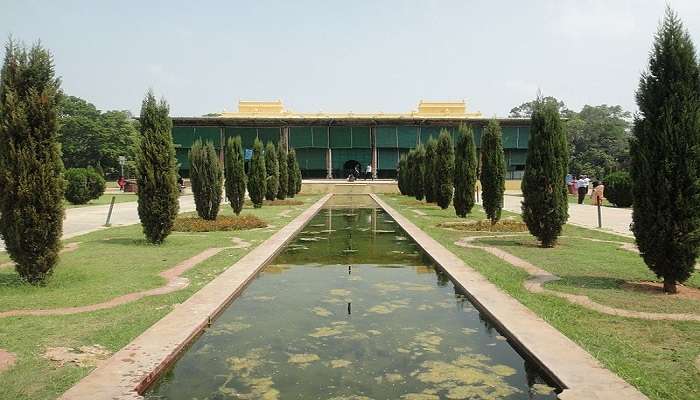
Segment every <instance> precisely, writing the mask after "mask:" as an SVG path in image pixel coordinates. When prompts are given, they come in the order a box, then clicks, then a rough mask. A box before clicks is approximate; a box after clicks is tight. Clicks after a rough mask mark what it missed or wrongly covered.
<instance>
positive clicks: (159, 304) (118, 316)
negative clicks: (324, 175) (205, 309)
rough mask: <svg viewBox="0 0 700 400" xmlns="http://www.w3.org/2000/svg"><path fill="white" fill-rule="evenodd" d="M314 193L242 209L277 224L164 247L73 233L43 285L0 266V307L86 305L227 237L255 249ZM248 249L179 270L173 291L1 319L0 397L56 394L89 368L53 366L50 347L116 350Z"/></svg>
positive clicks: (143, 283) (183, 236) (142, 285)
mask: <svg viewBox="0 0 700 400" xmlns="http://www.w3.org/2000/svg"><path fill="white" fill-rule="evenodd" d="M319 197H320V196H299V197H297V199H299V200H302V201H303V202H304V204H303V205H300V206H296V207H293V208H292V211H291V212H289V213H287V214H282V215H280V212H281V211H282V210H281V209H280V208H279V207H263V208H260V209H252V208H250V209H248V208H246V210H245V211H244V212H246V213H250V214H253V215H255V216H257V217H259V218H261V219H262V220H265V221H266V222H267V223H268V224H269V225H271V226H274V227H275V228H274V229H253V230H245V231H236V232H207V233H197V234H192V233H173V234H172V235H171V236H169V237H168V239H167V240H166V242H165V243H164V244H163V245H162V246H153V245H150V244H148V243H146V242H145V241H144V240H143V234H142V232H141V228H140V226H138V225H136V226H127V227H116V228H110V229H106V230H102V231H97V232H93V233H89V234H86V235H83V236H80V237H76V238H72V239H71V241H78V242H80V247H79V248H78V249H77V250H75V251H73V252H68V253H64V254H63V255H62V256H61V260H60V262H59V265H58V266H57V268H56V270H55V273H54V275H53V277H52V278H51V280H50V281H49V282H48V283H47V285H46V286H45V287H32V286H28V285H24V284H22V283H21V282H20V281H19V280H18V279H17V276H16V274H15V272H14V271H13V270H12V269H11V268H3V269H0V310H4V311H5V310H10V309H17V308H22V309H26V308H57V307H66V306H80V305H87V304H93V303H98V302H101V301H105V300H109V299H111V298H114V297H116V296H119V295H122V294H126V293H131V292H135V291H141V290H147V289H150V288H154V287H158V286H161V285H163V283H164V279H163V278H161V277H159V276H158V273H159V272H161V271H163V270H165V269H168V268H171V267H172V266H174V265H176V264H177V263H179V262H181V261H183V260H185V259H187V258H189V257H191V256H193V255H195V254H197V253H199V252H201V251H202V250H204V249H207V248H210V247H217V246H220V247H225V246H231V245H232V242H231V237H232V236H236V237H238V238H241V239H243V240H245V241H247V242H249V243H252V244H253V247H254V246H255V245H257V244H259V243H261V242H262V241H264V240H265V239H267V238H268V237H269V236H271V235H272V234H273V233H274V231H276V230H277V229H279V228H280V227H282V226H284V225H285V224H286V223H288V222H289V221H291V220H292V219H293V218H294V217H296V216H297V215H298V214H300V213H301V212H302V210H304V209H305V208H307V207H308V206H309V205H310V204H311V203H312V202H314V201H315V200H317V199H318V198H319ZM288 208H289V207H286V208H285V209H288ZM222 214H223V215H231V209H230V207H228V206H227V205H222ZM285 215H287V216H285ZM253 247H251V248H248V249H227V250H224V251H222V252H221V253H219V254H218V255H216V256H214V257H212V258H210V259H208V260H207V261H204V262H203V263H201V264H199V265H197V266H195V267H194V268H192V269H191V270H190V271H188V272H187V273H186V274H185V275H184V276H185V277H187V278H189V279H190V280H191V284H190V286H188V287H187V288H186V289H183V290H181V291H177V292H174V293H170V294H166V295H161V296H153V297H146V298H144V299H141V300H139V301H136V302H133V303H129V304H125V305H122V306H118V307H115V308H112V309H107V310H102V311H95V312H90V313H83V314H75V315H65V316H43V317H12V318H3V319H0V348H2V349H5V350H8V351H11V352H13V353H16V354H17V355H18V362H17V364H16V365H15V366H14V367H12V368H11V369H10V370H8V371H5V372H3V373H2V374H0V387H2V389H3V390H2V391H0V399H7V400H9V399H13V400H14V399H54V398H56V397H57V396H58V395H60V394H61V393H63V392H64V391H65V390H66V389H68V388H69V387H70V386H72V385H74V384H75V383H76V382H77V381H78V380H80V379H81V378H82V377H84V376H85V375H87V374H88V373H89V372H90V371H91V370H92V368H89V367H77V366H74V365H71V364H66V365H64V366H63V367H58V366H57V365H56V364H55V363H53V362H51V361H48V360H45V359H44V358H42V356H41V354H43V352H44V351H45V349H46V348H47V347H57V346H67V347H74V348H77V347H80V346H84V345H95V344H99V345H102V346H105V347H106V348H108V349H110V350H111V351H117V350H119V349H121V348H122V347H124V346H125V345H126V344H128V343H129V342H130V341H131V340H133V339H134V338H135V337H136V336H138V335H139V334H140V333H142V332H143V331H144V330H146V329H147V328H148V327H150V326H151V325H152V324H153V323H154V322H156V321H158V320H159V319H160V318H162V317H163V316H165V315H166V314H167V313H168V312H169V311H170V310H172V309H173V307H174V306H175V305H177V304H179V303H181V302H183V301H184V300H186V299H187V298H188V297H190V296H191V295H192V294H193V293H194V292H196V291H197V290H199V289H200V288H201V287H202V286H204V285H205V284H206V283H208V282H209V281H211V280H212V279H213V278H214V277H216V276H217V275H219V274H220V273H221V272H223V271H224V270H225V269H226V268H227V267H229V266H230V265H232V264H233V263H235V262H236V261H237V260H238V259H240V258H241V257H242V256H243V255H245V254H247V253H248V252H249V251H250V250H251V249H252V248H253ZM3 254H4V253H0V256H1V255H3Z"/></svg>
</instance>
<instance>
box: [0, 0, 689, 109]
mask: <svg viewBox="0 0 700 400" xmlns="http://www.w3.org/2000/svg"><path fill="white" fill-rule="evenodd" d="M670 5H671V7H672V8H673V9H675V10H676V11H677V12H678V14H679V15H680V17H681V19H682V20H683V22H684V24H685V26H686V28H687V29H688V31H689V32H690V35H691V37H692V38H693V39H694V41H695V43H696V46H700V1H698V0H674V1H671V2H670ZM665 6H666V1H664V0H658V1H657V0H635V1H633V0H606V1H598V0H550V1H545V0H528V1H519V0H511V1H505V0H503V1H495V0H493V1H486V0H484V1H467V0H462V1H450V0H443V1H437V0H435V1H431V0H422V1H411V0H404V1H399V0H397V1H377V0H374V1H369V0H368V1H365V0H352V1H347V0H346V1H333V0H318V1H305V0H298V1H283V0H278V1H265V0H254V1H251V0H248V1H245V2H242V1H221V2H215V1H174V0H170V1H128V0H121V1H94V0H90V1H70V0H61V1H48V0H47V1H32V0H0V38H2V39H3V41H5V40H7V38H8V37H10V35H11V36H12V37H14V38H15V39H17V40H20V41H23V42H24V43H26V44H32V43H34V42H36V41H37V40H41V42H42V44H43V45H44V46H45V47H47V48H48V49H49V50H50V51H51V52H52V53H53V56H54V61H55V64H56V72H57V75H59V76H60V77H61V78H62V87H63V90H64V92H65V93H66V94H70V95H73V96H78V97H81V98H84V99H86V100H88V101H90V102H91V103H93V104H95V105H96V106H97V107H98V108H99V109H102V110H109V109H119V110H124V109H126V110H130V111H132V112H133V113H135V114H138V111H139V108H140V104H141V101H142V99H143V96H144V94H145V93H146V91H147V90H148V89H149V88H152V89H153V90H154V92H155V93H156V94H157V95H159V96H162V97H164V98H165V99H166V100H167V101H168V103H169V104H170V108H171V115H173V116H197V115H202V114H205V113H209V112H218V111H222V110H228V111H235V110H237V104H238V100H277V99H280V100H282V101H283V102H284V104H285V107H286V108H287V109H290V110H293V111H298V112H318V111H325V112H356V113H359V112H408V111H411V110H414V109H416V107H417V104H418V102H419V101H420V100H421V99H422V100H434V101H438V100H465V101H466V102H467V107H468V109H469V110H472V111H481V112H482V113H483V114H484V115H486V116H494V115H496V116H507V114H508V112H509V111H510V109H511V108H513V107H514V106H517V105H519V104H521V103H523V102H526V101H529V100H531V99H533V98H534V97H535V96H536V94H537V92H538V90H539V91H541V92H542V94H543V95H545V96H554V97H557V98H559V99H561V100H563V101H564V102H565V103H566V105H567V106H568V107H569V108H571V109H574V110H578V109H580V108H581V107H582V106H583V105H584V104H590V105H598V104H610V105H618V104H619V105H621V106H622V107H623V108H624V109H626V110H628V111H635V110H636V105H635V100H634V93H635V90H636V88H637V85H638V83H639V77H640V74H641V73H642V72H643V71H644V69H645V68H646V64H647V62H648V56H649V50H650V49H651V44H652V40H653V36H654V33H655V32H656V30H657V28H658V24H659V22H660V20H661V18H662V17H663V14H664V9H665ZM0 57H4V49H2V50H0Z"/></svg>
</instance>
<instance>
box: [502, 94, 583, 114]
mask: <svg viewBox="0 0 700 400" xmlns="http://www.w3.org/2000/svg"><path fill="white" fill-rule="evenodd" d="M539 103H551V104H552V105H553V107H556V109H557V111H558V112H559V114H560V115H561V116H563V117H564V118H567V117H569V116H570V115H571V113H572V111H571V110H569V108H567V107H566V104H564V102H563V101H561V100H559V99H557V98H556V97H552V96H546V97H542V98H539V99H536V100H532V101H528V102H525V103H523V104H521V105H519V106H517V107H513V108H511V109H510V114H509V116H510V117H511V118H530V117H532V113H533V111H534V110H535V108H537V106H538V104H539Z"/></svg>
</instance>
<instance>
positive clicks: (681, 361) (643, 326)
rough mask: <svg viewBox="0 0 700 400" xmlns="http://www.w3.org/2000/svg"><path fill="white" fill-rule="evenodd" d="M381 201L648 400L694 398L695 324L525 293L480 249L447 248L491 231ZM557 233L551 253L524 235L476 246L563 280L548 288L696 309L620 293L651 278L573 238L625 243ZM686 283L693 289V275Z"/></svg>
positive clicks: (432, 210)
mask: <svg viewBox="0 0 700 400" xmlns="http://www.w3.org/2000/svg"><path fill="white" fill-rule="evenodd" d="M382 198H383V199H384V200H385V201H387V202H388V203H389V204H390V205H391V206H392V207H394V208H395V209H396V210H397V211H399V212H401V213H402V214H403V215H404V216H405V217H407V218H408V219H410V220H411V221H412V222H413V223H415V224H416V225H418V226H419V227H420V228H421V229H423V230H424V231H426V232H427V233H428V234H430V235H431V236H432V237H433V238H434V239H436V240H437V241H438V242H440V243H441V244H442V245H444V246H445V247H447V248H448V249H449V250H451V251H452V252H454V253H455V254H456V255H458V256H459V257H461V258H462V259H463V260H464V261H465V263H467V264H468V265H469V266H471V267H472V268H474V269H476V270H477V271H479V272H480V273H482V274H483V275H484V276H485V277H487V278H488V279H489V280H490V281H491V282H493V283H494V284H496V285H498V286H499V287H500V288H501V289H503V290H504V291H506V292H507V293H509V294H510V295H511V296H513V297H515V298H516V299H518V300H519V301H520V302H521V303H523V304H524V305H525V306H527V307H528V308H530V309H531V310H533V311H534V312H535V313H537V314H538V315H539V316H540V317H542V318H543V319H545V320H546V321H548V322H549V323H550V324H552V325H553V326H554V327H556V328H557V329H559V330H560V331H561V332H563V333H564V334H565V335H567V336H568V337H569V338H571V339H572V340H574V341H575V342H577V343H578V344H579V345H581V346H582V347H583V348H584V349H586V350H587V351H588V352H589V353H591V354H592V355H593V356H594V357H596V358H597V359H598V360H600V361H601V362H602V363H603V364H604V365H605V366H606V367H607V368H609V369H610V370H612V371H613V372H615V373H617V374H618V375H619V376H621V377H622V378H623V379H625V380H626V381H627V382H629V383H631V384H632V385H634V386H636V387H637V388H639V389H640V390H641V391H642V392H643V393H644V394H646V395H647V396H648V397H649V398H651V399H658V400H662V399H663V400H666V399H687V400H691V399H698V398H700V385H699V384H698V382H700V371H698V370H697V369H696V368H695V366H694V365H693V362H694V359H695V358H696V357H698V355H699V354H700V323H697V322H674V321H647V320H641V319H632V318H620V317H614V316H610V315H606V314H601V313H598V312H595V311H591V310H588V309H586V308H583V307H580V306H576V305H573V304H571V303H569V302H568V301H566V300H564V299H560V298H558V297H555V296H551V295H546V294H533V293H530V292H528V291H527V290H525V289H524V288H523V286H522V283H523V281H524V280H525V279H527V277H528V276H527V274H526V273H525V272H523V271H522V270H520V269H518V268H515V267H513V266H511V265H510V264H507V263H505V262H504V261H502V260H500V259H499V258H497V257H495V256H492V255H490V254H488V253H486V252H484V251H481V250H475V249H466V248H463V247H460V246H457V245H455V244H454V242H455V241H457V240H458V239H459V238H461V237H464V236H469V235H474V236H476V235H492V234H491V233H486V232H484V233H475V234H472V233H467V232H456V231H451V230H447V229H444V228H439V227H437V226H436V225H437V224H438V223H440V222H445V221H458V220H459V219H458V218H456V217H455V214H454V208H452V207H450V208H448V209H446V210H440V209H439V208H437V207H436V206H434V205H426V204H425V203H423V202H417V201H415V200H413V199H409V198H407V197H402V196H399V195H383V196H382ZM414 209H415V210H419V211H422V212H424V213H426V214H427V216H419V215H418V214H416V213H414V212H413V211H411V210H414ZM506 215H511V216H512V215H513V214H508V213H507V214H506ZM470 217H471V218H474V219H480V218H483V217H484V214H483V212H482V211H481V209H479V208H478V207H476V208H475V211H474V213H473V214H472V216H470ZM564 235H565V236H566V237H564V238H562V239H561V240H560V243H559V245H558V247H556V248H554V249H542V248H539V247H536V246H535V242H534V240H533V238H532V237H531V236H530V235H528V234H523V235H521V236H518V237H517V238H512V237H511V238H498V239H491V238H485V239H481V240H479V241H478V242H482V243H488V244H490V245H495V246H497V247H499V248H501V249H503V250H506V251H508V252H510V253H512V254H515V255H518V256H519V257H521V258H523V259H526V260H528V261H530V262H532V263H533V264H535V265H537V266H539V267H541V268H543V269H546V270H548V271H550V272H552V273H555V274H557V275H559V276H562V277H563V278H564V280H563V281H558V282H552V283H550V284H549V285H548V287H549V288H551V289H554V290H561V291H565V292H571V293H581V294H586V295H588V296H590V297H591V298H593V299H594V300H595V301H598V302H600V303H603V304H608V305H611V306H615V307H620V308H628V309H632V310H644V311H653V312H681V311H684V312H693V311H694V312H697V310H698V309H700V307H698V306H700V304H699V303H700V302H698V301H694V300H684V299H679V298H677V297H673V296H664V295H651V294H642V293H636V292H631V291H628V290H623V289H621V288H620V284H621V283H622V282H623V280H652V279H653V278H654V276H653V275H652V274H651V273H650V272H649V271H648V270H647V268H646V266H644V264H643V263H642V261H641V259H640V258H639V256H637V255H635V254H633V253H630V252H627V251H624V250H619V249H617V246H616V245H614V244H606V243H595V242H590V241H587V240H585V239H581V237H590V238H597V239H605V240H615V241H621V242H629V241H631V239H628V238H624V237H620V236H616V235H612V234H607V233H603V232H600V231H596V230H589V229H584V228H579V227H574V226H568V225H567V226H566V228H565V231H564ZM688 285H689V286H693V287H700V277H699V276H698V274H697V273H696V274H695V275H694V276H693V277H692V278H691V280H690V281H689V282H688Z"/></svg>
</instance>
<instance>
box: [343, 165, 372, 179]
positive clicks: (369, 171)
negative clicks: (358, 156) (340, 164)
mask: <svg viewBox="0 0 700 400" xmlns="http://www.w3.org/2000/svg"><path fill="white" fill-rule="evenodd" d="M360 175H361V172H360V164H359V163H358V164H355V169H353V170H352V172H350V174H348V182H353V181H355V180H356V179H360ZM364 175H365V180H367V179H372V180H374V176H373V175H372V164H367V168H365V174H364Z"/></svg>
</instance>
